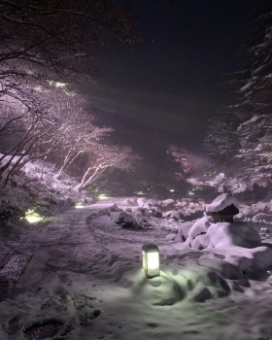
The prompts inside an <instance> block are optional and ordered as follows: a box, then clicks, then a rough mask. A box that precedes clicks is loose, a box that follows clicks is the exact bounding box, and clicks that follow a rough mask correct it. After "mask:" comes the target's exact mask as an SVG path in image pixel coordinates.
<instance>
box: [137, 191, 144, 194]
mask: <svg viewBox="0 0 272 340" xmlns="http://www.w3.org/2000/svg"><path fill="white" fill-rule="evenodd" d="M144 194H145V193H144V192H143V191H136V195H144Z"/></svg>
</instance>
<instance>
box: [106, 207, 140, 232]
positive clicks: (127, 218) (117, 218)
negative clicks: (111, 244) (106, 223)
mask: <svg viewBox="0 0 272 340" xmlns="http://www.w3.org/2000/svg"><path fill="white" fill-rule="evenodd" d="M110 216H111V218H112V220H113V222H114V223H116V224H118V225H120V226H121V227H122V228H139V227H141V226H142V225H140V224H138V222H137V221H136V219H135V218H134V217H133V216H132V215H130V214H128V213H126V212H124V211H122V212H111V213H110ZM139 222H140V223H141V221H139Z"/></svg>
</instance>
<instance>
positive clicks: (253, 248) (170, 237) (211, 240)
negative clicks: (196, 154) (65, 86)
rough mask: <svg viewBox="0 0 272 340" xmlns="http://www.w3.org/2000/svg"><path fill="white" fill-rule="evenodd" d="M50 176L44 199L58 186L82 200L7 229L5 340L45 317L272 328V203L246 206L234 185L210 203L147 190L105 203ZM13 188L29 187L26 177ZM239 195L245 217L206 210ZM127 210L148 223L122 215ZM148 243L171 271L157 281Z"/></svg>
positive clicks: (109, 331) (199, 334)
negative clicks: (146, 265)
mask: <svg viewBox="0 0 272 340" xmlns="http://www.w3.org/2000/svg"><path fill="white" fill-rule="evenodd" d="M45 169H47V168H45ZM49 173H50V171H49V170H48V174H49ZM39 176H40V174H39ZM17 180H18V183H19V181H20V180H22V179H21V178H18V179H17ZM67 180H68V181H70V179H69V178H68V179H67ZM52 181H53V180H52ZM41 182H42V183H44V185H47V187H48V191H46V192H44V191H43V189H42V190H41ZM41 182H38V184H37V187H35V186H34V185H33V184H32V183H30V185H29V187H31V188H32V189H31V190H33V192H34V190H40V191H43V199H41V198H40V201H41V202H45V203H46V204H44V205H42V208H43V209H47V204H48V201H47V196H46V195H47V194H48V195H49V193H50V189H51V188H52V187H54V186H55V187H56V188H57V190H59V195H60V198H59V199H63V200H65V202H66V200H67V202H68V199H69V202H70V203H69V205H66V206H64V205H60V204H56V206H55V211H54V215H55V216H54V217H55V219H51V220H50V219H49V220H47V223H43V222H39V223H34V224H31V225H23V226H21V227H20V226H18V227H16V225H15V224H14V223H15V222H13V223H11V224H10V225H9V226H8V228H7V229H5V228H4V227H3V226H2V228H0V339H1V340H13V339H14V340H17V339H18V340H19V339H20V340H21V339H24V334H25V332H31V331H32V332H34V331H35V327H40V325H41V324H44V325H45V326H46V325H51V331H52V329H56V332H57V333H56V334H55V335H54V336H53V337H51V338H52V339H64V340H72V339H75V340H77V339H81V340H84V339H86V340H87V339H105V340H107V339H108V340H109V339H111V340H112V339H116V340H117V339H118V340H119V339H120V340H127V339H147V340H149V339H150V340H153V339H154V340H155V339H173V340H178V339H181V338H182V339H184V340H197V339H202V340H213V339H219V338H220V339H222V340H224V339H225V340H229V339H237V340H244V339H249V340H256V339H268V338H269V337H271V334H272V326H270V325H271V322H270V321H271V303H272V298H271V296H272V275H271V272H272V239H271V236H270V232H271V231H272V211H271V210H272V208H271V207H272V202H258V203H256V204H252V205H250V206H249V205H246V204H240V205H239V202H238V200H236V198H235V197H232V196H231V195H228V194H222V195H220V196H218V197H217V198H216V199H215V200H214V201H213V202H212V203H210V204H208V205H207V204H206V203H205V201H204V200H203V199H198V200H196V201H195V202H194V201H193V199H191V200H188V199H185V198H184V199H182V198H181V199H179V200H176V201H175V200H172V199H166V200H164V201H156V200H150V199H147V198H144V197H143V198H141V199H137V198H135V197H122V198H109V199H106V200H103V201H98V202H96V203H93V202H92V199H91V198H90V197H79V196H72V194H71V196H69V194H67V188H69V186H68V185H67V186H66V187H64V188H61V187H58V182H57V181H56V180H54V183H50V181H49V180H47V179H46V176H45V178H43V179H42V180H41ZM61 184H63V183H61V182H59V186H60V185H61ZM11 192H12V193H13V194H15V195H17V197H19V194H20V191H19V189H18V188H17V187H16V188H12V191H11ZM11 192H10V193H9V194H11ZM34 193H35V192H34ZM50 194H51V193H50ZM73 195H76V194H75V193H74V194H73ZM20 197H21V196H20ZM50 197H51V199H53V200H55V201H58V200H57V199H56V194H55V196H53V195H52V196H50ZM77 202H83V203H84V204H82V208H81V209H76V203H77ZM229 204H234V205H235V206H236V207H237V208H238V207H239V210H240V214H239V215H237V216H236V217H235V221H234V223H227V222H222V223H212V219H211V217H209V216H207V215H206V213H205V212H204V210H205V207H206V208H207V209H206V210H207V211H219V210H222V209H224V208H225V207H226V206H228V205H229ZM64 208H65V209H64ZM158 212H159V214H158ZM47 213H48V212H47ZM120 215H121V216H123V217H124V219H125V220H126V221H133V222H134V221H137V226H138V227H136V228H134V227H131V228H128V229H127V228H123V227H122V225H118V224H116V223H115V220H116V219H115V218H117V216H119V218H120ZM49 217H50V216H48V218H49ZM51 217H52V216H51ZM263 221H266V222H267V223H264V222H263ZM264 228H266V230H264ZM147 243H153V244H156V245H157V246H158V247H159V250H160V263H161V268H160V269H161V275H160V276H159V277H155V278H152V279H148V278H147V277H146V276H145V273H144V271H143V270H142V263H141V262H142V261H141V256H142V245H143V244H147ZM252 306H254V313H253V311H252ZM28 334H30V333H28ZM25 339H26V337H25Z"/></svg>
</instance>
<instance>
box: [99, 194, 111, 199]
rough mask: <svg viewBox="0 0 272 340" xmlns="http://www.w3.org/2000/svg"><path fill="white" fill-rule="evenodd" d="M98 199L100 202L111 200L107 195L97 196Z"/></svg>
mask: <svg viewBox="0 0 272 340" xmlns="http://www.w3.org/2000/svg"><path fill="white" fill-rule="evenodd" d="M97 198H98V199H99V200H107V199H108V198H109V196H107V195H106V194H100V195H98V196H97Z"/></svg>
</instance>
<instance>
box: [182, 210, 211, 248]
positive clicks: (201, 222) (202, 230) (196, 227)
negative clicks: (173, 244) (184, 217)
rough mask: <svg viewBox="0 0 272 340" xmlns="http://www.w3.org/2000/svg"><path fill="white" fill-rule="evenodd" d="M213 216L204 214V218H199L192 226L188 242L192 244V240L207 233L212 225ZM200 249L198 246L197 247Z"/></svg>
mask: <svg viewBox="0 0 272 340" xmlns="http://www.w3.org/2000/svg"><path fill="white" fill-rule="evenodd" d="M211 223H212V222H211V217H210V216H207V215H204V216H203V217H202V218H200V219H198V220H197V221H196V222H195V223H194V224H193V225H192V227H191V229H190V231H189V233H188V238H187V240H186V243H187V244H191V242H192V241H193V240H194V239H195V238H196V237H197V236H198V235H202V234H206V233H207V231H208V229H209V227H210V225H211ZM197 249H198V248H197Z"/></svg>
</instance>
